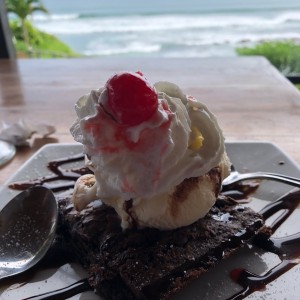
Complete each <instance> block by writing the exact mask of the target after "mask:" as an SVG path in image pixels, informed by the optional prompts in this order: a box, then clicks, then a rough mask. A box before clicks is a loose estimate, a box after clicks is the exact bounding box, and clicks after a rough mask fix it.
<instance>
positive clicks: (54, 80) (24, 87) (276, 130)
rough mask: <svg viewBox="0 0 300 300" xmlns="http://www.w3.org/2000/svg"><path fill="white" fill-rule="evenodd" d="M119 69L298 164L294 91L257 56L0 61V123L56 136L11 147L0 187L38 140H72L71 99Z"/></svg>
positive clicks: (229, 135)
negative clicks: (182, 97) (186, 97)
mask: <svg viewBox="0 0 300 300" xmlns="http://www.w3.org/2000/svg"><path fill="white" fill-rule="evenodd" d="M120 70H130V71H137V70H140V71H142V72H143V73H144V74H145V76H146V77H147V78H148V79H149V80H150V81H151V82H156V81H159V80H167V81H171V82H174V83H176V84H178V85H179V86H180V87H181V88H182V89H183V91H184V92H185V93H187V94H191V95H193V96H195V97H196V98H197V99H198V100H200V101H201V102H203V103H205V104H206V105H207V106H208V107H209V108H210V110H211V111H212V112H213V113H214V114H215V115H216V116H217V118H218V120H219V123H220V125H221V127H222V128H223V131H224V135H225V137H226V140H227V141H245V140H250V141H269V142H273V143H274V144H276V145H277V146H279V147H280V148H281V149H282V150H283V151H284V152H286V153H287V154H288V155H289V156H290V157H291V158H293V159H294V160H295V161H296V162H298V163H300V134H299V129H300V117H299V116H300V92H299V90H297V89H296V88H295V87H294V86H293V85H292V84H291V83H290V82H289V81H288V80H287V79H286V78H285V77H284V76H282V75H281V74H280V73H279V72H278V71H277V70H276V69H275V68H274V67H273V66H272V65H271V64H270V63H269V62H268V61H267V60H266V59H264V58H262V57H231V58H179V59H178V58H109V59H107V58H87V59H84V58H83V59H49V60H46V59H27V60H26V59H24V60H6V59H2V60H0V125H1V124H2V123H3V122H5V123H8V124H11V123H14V122H17V121H18V120H19V119H21V118H24V119H29V120H31V121H34V122H36V123H40V122H46V123H49V124H52V125H54V126H55V127H56V133H55V134H53V135H52V136H51V137H49V138H47V139H41V137H39V136H38V135H36V136H33V138H32V139H31V140H30V147H21V148H18V151H17V155H16V157H15V158H14V159H13V160H11V161H10V162H9V163H8V164H6V165H5V166H4V167H2V168H0V184H3V183H4V182H5V181H6V180H7V179H8V178H9V177H10V176H11V175H13V173H14V172H16V171H17V170H18V168H19V167H20V166H21V165H22V164H23V163H24V162H25V161H26V160H27V159H28V158H29V157H30V156H31V155H32V154H34V153H35V151H37V150H38V149H39V148H40V147H42V146H43V145H44V144H46V143H66V142H67V143H69V142H70V143H72V142H73V138H72V136H71V135H70V133H69V128H70V126H71V124H72V123H73V121H74V120H75V118H76V117H75V112H74V103H75V102H76V100H77V99H78V98H79V97H80V96H81V95H83V94H86V93H88V92H89V91H90V90H91V89H93V88H99V87H101V86H103V85H104V84H105V82H106V80H107V79H108V77H109V76H111V75H112V74H113V73H114V72H117V71H120ZM0 128H1V127H0Z"/></svg>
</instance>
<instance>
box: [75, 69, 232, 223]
mask: <svg viewBox="0 0 300 300" xmlns="http://www.w3.org/2000/svg"><path fill="white" fill-rule="evenodd" d="M75 109H76V113H77V116H78V119H77V121H76V122H75V123H74V125H73V126H72V127H71V133H72V134H73V136H74V138H75V140H76V141H78V142H80V143H82V144H83V145H84V152H85V153H86V155H87V157H88V159H89V162H88V165H89V167H90V168H91V169H92V170H93V171H94V176H95V184H94V185H92V186H90V185H89V184H87V185H85V180H82V178H81V179H80V180H79V181H78V183H77V184H76V187H75V191H74V196H73V201H74V205H75V207H76V208H77V209H82V208H83V207H85V205H86V204H87V203H89V202H90V201H93V200H95V199H96V198H98V199H101V200H102V201H103V202H105V203H106V204H108V205H111V206H113V207H114V208H115V209H116V211H117V212H118V214H119V216H120V217H121V219H122V226H123V227H124V228H127V227H130V226H132V225H133V224H135V225H138V226H141V227H145V226H151V227H157V228H161V229H169V228H176V227H179V226H185V225H189V224H191V223H192V222H194V221H196V220H197V219H199V218H200V217H202V216H204V215H205V214H206V213H207V212H208V210H209V209H210V208H211V206H212V205H213V204H214V202H215V200H216V197H217V194H218V192H219V188H220V183H221V181H222V179H223V178H224V177H225V176H227V174H228V170H229V165H230V164H229V160H228V158H227V156H226V153H225V149H224V137H223V134H222V131H221V129H220V128H219V126H218V123H217V120H216V118H215V117H214V115H213V114H212V113H211V112H210V111H209V110H208V109H207V108H206V106H205V105H203V104H201V103H200V102H198V101H197V100H196V99H194V98H193V97H189V96H186V95H184V94H183V93H182V91H181V90H180V88H179V87H178V86H177V85H175V84H172V83H169V82H159V83H156V84H155V85H154V86H152V85H151V84H150V83H149V82H148V81H147V80H146V79H145V78H144V76H143V75H142V74H141V73H139V72H138V73H128V72H123V73H118V74H115V75H114V76H112V77H111V78H110V79H109V80H108V81H107V83H106V85H105V86H104V87H103V88H101V89H99V90H93V91H91V93H90V94H88V95H85V96H83V97H81V98H80V99H79V100H78V102H77V103H76V106H75ZM212 169H214V170H215V171H216V170H217V172H213V173H214V174H217V176H211V175H209V174H210V173H212V171H211V170H212ZM189 178H197V180H196V179H195V180H194V181H193V180H191V179H190V180H187V179H189ZM90 180H91V178H89V180H88V181H89V182H90ZM192 181H193V182H194V184H193V185H192V186H191V185H190V182H192ZM184 182H186V183H188V184H189V186H190V188H189V189H185V190H186V192H185V193H181V195H184V197H185V199H184V200H182V199H181V201H179V200H178V199H177V201H173V200H174V199H175V198H176V197H175V196H176V195H177V196H178V194H180V193H179V192H178V191H179V190H178V189H179V187H181V190H182V189H183V185H184ZM216 187H217V188H216ZM77 191H80V192H77ZM83 191H84V192H83ZM174 197H175V198H174ZM177 198H178V197H177ZM172 199H173V200H172Z"/></svg>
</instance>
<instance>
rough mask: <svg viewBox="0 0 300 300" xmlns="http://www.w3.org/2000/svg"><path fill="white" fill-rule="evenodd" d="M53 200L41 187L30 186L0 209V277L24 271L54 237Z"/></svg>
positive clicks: (47, 191)
mask: <svg viewBox="0 0 300 300" xmlns="http://www.w3.org/2000/svg"><path fill="white" fill-rule="evenodd" d="M57 214H58V208H57V202H56V200H55V197H54V195H53V193H52V192H51V191H50V190H48V189H46V188H45V187H41V186H37V187H33V188H30V189H28V190H26V191H24V192H22V193H20V194H19V195H17V196H16V197H14V198H13V199H12V200H11V201H10V202H9V203H8V204H7V205H6V206H5V207H4V208H3V210H2V211H1V212H0V279H3V278H6V277H10V276H13V275H16V274H19V273H22V272H24V271H26V270H27V269H29V268H31V267H32V266H34V265H35V264H36V263H37V262H38V261H40V260H41V258H42V257H43V256H44V255H45V254H46V252H47V250H48V249H49V247H50V245H51V243H52V242H53V239H54V236H55V230H56V225H57Z"/></svg>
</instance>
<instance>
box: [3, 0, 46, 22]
mask: <svg viewBox="0 0 300 300" xmlns="http://www.w3.org/2000/svg"><path fill="white" fill-rule="evenodd" d="M5 5H6V9H7V11H8V12H10V13H14V14H16V15H17V17H19V18H20V19H21V20H25V19H26V18H27V17H28V16H30V15H32V13H33V12H35V11H41V12H44V13H48V10H47V9H46V8H45V6H44V5H43V4H42V3H41V1H40V0H5Z"/></svg>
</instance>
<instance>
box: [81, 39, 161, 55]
mask: <svg viewBox="0 0 300 300" xmlns="http://www.w3.org/2000/svg"><path fill="white" fill-rule="evenodd" d="M160 50H161V45H159V44H151V43H142V42H131V43H128V44H127V45H125V46H123V45H120V46H119V47H118V46H114V47H112V46H110V47H107V45H106V46H103V45H101V44H99V43H97V42H92V43H90V44H89V45H88V46H87V49H86V50H85V51H84V54H85V55H88V56H95V55H97V56H98V55H101V56H110V55H122V54H128V53H131V54H135V53H139V54H141V53H142V54H146V53H154V52H159V51H160Z"/></svg>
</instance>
